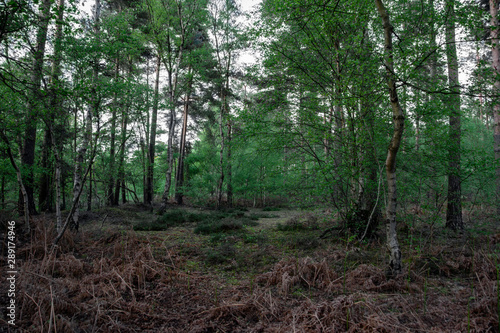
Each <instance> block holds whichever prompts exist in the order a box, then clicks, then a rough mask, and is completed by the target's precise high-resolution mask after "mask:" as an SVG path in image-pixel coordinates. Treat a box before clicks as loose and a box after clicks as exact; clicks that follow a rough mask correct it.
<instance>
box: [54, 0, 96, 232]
mask: <svg viewBox="0 0 500 333" xmlns="http://www.w3.org/2000/svg"><path fill="white" fill-rule="evenodd" d="M100 14H101V2H100V0H95V12H94V34H95V37H96V41H98V40H99V38H98V35H99V19H100ZM93 67H94V68H93V77H92V96H91V101H90V105H89V107H88V109H87V116H86V120H85V134H84V136H83V142H82V144H81V146H80V148H79V149H78V152H77V156H76V161H75V172H74V180H73V208H72V210H73V213H72V217H73V225H74V227H75V229H76V230H78V227H79V222H78V219H79V213H80V209H79V206H78V203H79V200H80V196H81V193H82V191H83V185H84V181H85V180H86V178H87V174H88V172H89V171H90V168H91V164H92V160H91V159H90V160H89V166H88V168H87V172H86V173H85V175H82V168H83V162H84V159H85V155H86V153H87V149H88V146H89V145H90V144H91V142H92V117H93V114H94V113H95V112H96V111H97V103H98V101H97V89H96V86H97V77H98V74H99V68H98V58H97V57H95V58H94V66H93ZM64 230H65V226H63V228H62V230H61V233H62V232H64Z"/></svg>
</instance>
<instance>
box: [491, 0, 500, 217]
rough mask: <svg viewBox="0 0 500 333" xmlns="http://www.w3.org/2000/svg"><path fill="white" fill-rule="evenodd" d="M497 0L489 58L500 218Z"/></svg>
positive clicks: (493, 16) (497, 203)
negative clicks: (490, 58)
mask: <svg viewBox="0 0 500 333" xmlns="http://www.w3.org/2000/svg"><path fill="white" fill-rule="evenodd" d="M498 3H499V1H498V0H490V14H491V57H492V67H493V75H494V76H495V79H494V89H493V91H494V94H495V95H496V96H497V97H496V103H495V104H494V106H493V121H494V123H493V138H494V150H495V160H496V162H497V169H496V171H497V172H496V173H497V177H496V205H497V213H498V215H499V216H500V102H499V98H498V95H499V94H500V47H499V45H498V43H499V26H498Z"/></svg>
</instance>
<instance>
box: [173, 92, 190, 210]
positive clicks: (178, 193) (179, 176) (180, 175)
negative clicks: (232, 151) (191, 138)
mask: <svg viewBox="0 0 500 333" xmlns="http://www.w3.org/2000/svg"><path fill="white" fill-rule="evenodd" d="M189 95H190V89H188V92H187V93H186V96H185V97H184V116H183V120H182V131H181V142H180V143H181V146H180V148H179V159H178V162H177V173H176V175H175V201H177V204H179V205H182V198H183V189H182V186H183V185H184V157H185V154H186V132H187V123H188V114H189Z"/></svg>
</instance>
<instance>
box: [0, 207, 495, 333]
mask: <svg viewBox="0 0 500 333" xmlns="http://www.w3.org/2000/svg"><path fill="white" fill-rule="evenodd" d="M81 218H82V220H81V230H80V231H79V232H78V233H75V232H67V233H66V234H65V236H64V238H63V239H62V240H61V242H60V244H59V246H58V247H57V248H56V249H55V250H53V251H51V240H52V239H53V237H54V232H53V231H52V228H51V227H49V225H53V221H52V219H51V217H50V216H49V215H46V216H40V217H38V218H37V219H36V220H34V221H35V222H34V223H35V224H36V228H34V230H33V233H32V235H31V237H32V241H31V242H29V241H28V239H25V243H24V245H23V246H21V247H19V248H18V253H17V255H18V262H19V264H18V266H19V271H20V275H19V278H18V281H17V286H18V290H19V297H18V304H19V307H18V311H19V312H18V313H19V319H18V331H19V332H52V331H54V332H56V331H57V332H292V331H295V332H498V331H499V321H498V314H499V307H500V305H499V304H500V303H499V295H500V293H499V283H500V282H499V281H500V280H499V270H500V263H499V262H498V253H499V251H500V237H498V235H494V234H492V232H491V230H492V229H491V228H492V227H491V225H490V224H488V223H484V224H483V225H479V224H478V223H475V225H474V226H473V228H471V227H472V225H470V226H468V227H469V229H468V231H466V232H462V233H454V232H450V231H447V230H446V229H445V228H444V226H440V225H437V224H429V223H428V220H429V218H430V217H429V216H425V212H423V213H422V214H421V215H420V216H418V215H407V216H402V220H403V221H402V223H400V230H399V234H400V241H401V247H402V250H403V253H404V255H405V256H404V273H403V274H402V275H400V276H398V277H397V278H396V279H387V278H386V276H385V271H384V268H385V266H386V261H387V253H386V249H385V246H384V245H383V244H384V242H383V240H382V239H381V238H382V237H383V235H382V232H381V231H379V232H378V233H377V234H380V237H375V239H372V240H370V241H364V242H361V243H360V242H358V241H357V240H356V239H354V238H353V237H350V236H349V234H347V233H345V232H343V231H342V230H335V231H333V232H331V233H329V234H328V235H327V237H323V238H320V236H321V235H322V234H323V232H324V230H325V229H326V228H327V227H329V226H331V225H332V223H334V222H335V220H334V218H335V217H332V216H331V215H330V213H329V212H328V211H323V210H310V211H308V210H290V209H284V208H281V209H279V208H264V209H255V208H253V209H245V208H244V209H232V210H225V211H222V212H220V211H213V210H212V211H209V210H201V209H197V208H186V207H182V208H179V207H173V208H169V209H168V210H167V211H166V213H165V214H164V215H163V216H156V215H153V214H152V213H150V212H149V210H146V209H145V208H144V207H142V206H140V205H133V204H127V205H123V206H121V207H119V208H103V209H100V210H95V211H93V212H91V213H85V214H82V216H81ZM471 218H474V219H476V218H478V217H477V216H473V217H471ZM481 218H482V220H483V221H485V222H491V223H493V222H494V214H491V215H490V217H488V216H485V215H484V211H483V216H481ZM471 220H472V219H471ZM152 221H155V222H154V223H153V222H152ZM152 225H153V226H156V227H151V226H152ZM148 228H149V229H158V230H152V231H151V230H149V231H148V230H145V229H148ZM134 229H135V230H134ZM160 229H163V230H160ZM3 252H4V251H3ZM4 260H5V256H2V266H4V262H3V261H4ZM5 287H6V286H5V284H4V285H3V287H2V289H5ZM0 295H1V296H0V297H1V298H2V300H1V302H2V304H5V303H4V301H5V299H3V298H5V297H6V292H5V290H1V291H0ZM3 311H5V310H4V309H2V313H3ZM1 321H2V326H3V327H5V323H6V322H5V315H4V314H3V315H2V319H1ZM3 331H5V332H9V330H8V329H4V330H3ZM10 331H11V332H12V331H13V330H10Z"/></svg>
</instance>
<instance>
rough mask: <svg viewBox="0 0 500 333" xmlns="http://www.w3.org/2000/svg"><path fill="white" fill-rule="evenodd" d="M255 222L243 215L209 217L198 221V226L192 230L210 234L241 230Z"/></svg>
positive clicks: (255, 223) (253, 224)
mask: <svg viewBox="0 0 500 333" xmlns="http://www.w3.org/2000/svg"><path fill="white" fill-rule="evenodd" d="M257 224H258V223H257V222H255V221H253V220H251V219H249V218H245V217H243V218H234V217H226V218H223V219H220V220H217V219H210V220H207V221H203V222H201V223H199V224H198V226H196V228H195V229H194V232H195V233H197V234H202V235H210V234H217V233H222V232H231V231H235V230H241V229H243V228H244V227H245V226H255V225H257Z"/></svg>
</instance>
